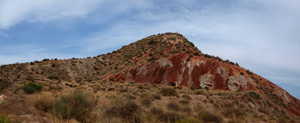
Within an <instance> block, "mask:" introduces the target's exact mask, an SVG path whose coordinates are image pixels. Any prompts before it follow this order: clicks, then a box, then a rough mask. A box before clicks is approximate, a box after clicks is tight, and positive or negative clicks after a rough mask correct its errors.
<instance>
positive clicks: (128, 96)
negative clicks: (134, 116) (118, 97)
mask: <svg viewBox="0 0 300 123" xmlns="http://www.w3.org/2000/svg"><path fill="white" fill-rule="evenodd" d="M123 97H125V99H127V100H134V99H136V97H135V96H133V95H132V94H128V93H126V94H123Z"/></svg>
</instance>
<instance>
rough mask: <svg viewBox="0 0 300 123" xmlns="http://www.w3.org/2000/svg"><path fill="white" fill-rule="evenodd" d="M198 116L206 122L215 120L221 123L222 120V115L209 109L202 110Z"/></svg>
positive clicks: (216, 122)
mask: <svg viewBox="0 0 300 123" xmlns="http://www.w3.org/2000/svg"><path fill="white" fill-rule="evenodd" d="M198 117H199V118H200V119H201V120H202V121H204V122H215V123H221V122H222V117H220V116H218V115H215V114H211V113H210V112H208V111H205V110H202V111H200V112H199V113H198Z"/></svg>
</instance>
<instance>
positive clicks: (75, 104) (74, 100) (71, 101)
mask: <svg viewBox="0 0 300 123" xmlns="http://www.w3.org/2000/svg"><path fill="white" fill-rule="evenodd" d="M95 104H96V101H95V100H94V97H93V96H92V95H90V94H87V93H83V92H81V91H74V92H72V93H71V94H68V95H62V96H61V97H60V99H59V100H56V101H55V102H54V104H53V108H52V109H51V110H50V113H52V114H54V115H56V116H57V117H59V118H61V119H63V118H75V119H76V120H78V121H79V122H88V120H89V119H88V118H90V115H91V112H92V110H93V107H94V106H95Z"/></svg>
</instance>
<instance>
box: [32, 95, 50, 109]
mask: <svg viewBox="0 0 300 123" xmlns="http://www.w3.org/2000/svg"><path fill="white" fill-rule="evenodd" d="M53 102H54V98H53V96H52V94H51V93H47V92H43V93H41V94H39V95H36V101H35V102H34V107H35V108H36V109H38V110H41V111H44V112H48V111H50V110H51V109H52V108H53Z"/></svg>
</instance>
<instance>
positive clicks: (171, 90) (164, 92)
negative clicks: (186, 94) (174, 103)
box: [160, 88, 178, 96]
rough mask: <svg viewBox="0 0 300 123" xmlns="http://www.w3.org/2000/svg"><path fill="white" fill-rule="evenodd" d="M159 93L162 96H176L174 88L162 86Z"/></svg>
mask: <svg viewBox="0 0 300 123" xmlns="http://www.w3.org/2000/svg"><path fill="white" fill-rule="evenodd" d="M160 94H162V95H163V96H178V93H177V92H176V90H175V89H174V88H163V89H162V90H161V91H160Z"/></svg>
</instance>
